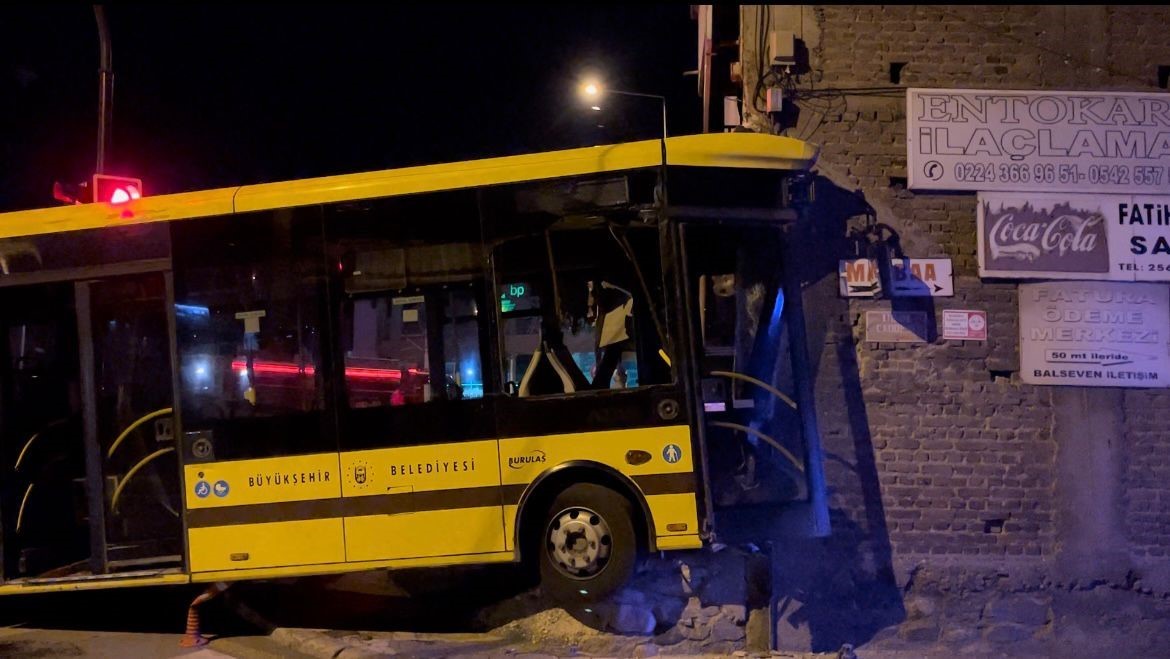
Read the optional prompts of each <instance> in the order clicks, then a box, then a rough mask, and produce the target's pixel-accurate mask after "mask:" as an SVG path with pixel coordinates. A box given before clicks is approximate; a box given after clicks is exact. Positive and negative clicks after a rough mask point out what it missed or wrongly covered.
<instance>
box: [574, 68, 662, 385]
mask: <svg viewBox="0 0 1170 659" xmlns="http://www.w3.org/2000/svg"><path fill="white" fill-rule="evenodd" d="M578 93H579V94H580V96H581V98H582V100H584V101H586V102H588V103H589V105H590V107H591V108H592V109H593V111H595V112H597V111H600V110H601V106H600V105H598V103H600V99H601V97H602V96H604V95H606V94H616V95H618V96H633V97H635V98H654V99H658V102H660V103H661V104H662V137H661V138H660V139H659V144H661V145H662V163H661V164H660V168H661V171H660V173H659V175H658V178H659V181H660V182H661V186H662V195H661V197H660V199H659V201H660V203H661V206H660V209H659V220H660V221H662V222H664V223H665V221H666V219H667V215H668V212H669V211H668V208H669V206H668V204H667V201H666V97H665V96H659V95H658V94H643V93H641V92H627V91H622V90H618V89H607V88H606V87H604V86H603V85H602V84H601V82H599V81H598V80H596V79H586V80H583V81H582V82H581V85H580V87H579V88H578ZM633 265H634V269H635V270H636V271H638V263H637V261H634V262H633ZM638 281H639V283H640V284H641V285H642V293H643V294H645V296H646V301H647V303H650V302H651V301H652V300H653V299H654V298H653V296H651V295H650V289H649V288H648V287H647V286H646V280H645V279H644V278H643V277H642V273H641V271H638ZM650 317H651V318H652V319H653V320H654V327H655V330H657V332H658V337H659V340H661V341H662V347H661V348H659V349H658V355H659V356H660V357H662V361H664V362H666V365H667V366H671V363H670V356H669V354H668V352H667V349H668V345H669V337H668V336H667V334H666V328H665V326H664V325H663V323H662V321H661V320H659V318H658V312H657V311H656V310H655V309H654V305H653V304H650Z"/></svg>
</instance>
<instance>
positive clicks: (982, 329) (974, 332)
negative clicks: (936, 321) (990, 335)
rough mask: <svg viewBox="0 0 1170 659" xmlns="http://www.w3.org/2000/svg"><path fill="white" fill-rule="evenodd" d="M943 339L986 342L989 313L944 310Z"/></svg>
mask: <svg viewBox="0 0 1170 659" xmlns="http://www.w3.org/2000/svg"><path fill="white" fill-rule="evenodd" d="M942 338H944V339H956V340H960V341H986V340H987V312H986V311H971V310H968V309H943V332H942Z"/></svg>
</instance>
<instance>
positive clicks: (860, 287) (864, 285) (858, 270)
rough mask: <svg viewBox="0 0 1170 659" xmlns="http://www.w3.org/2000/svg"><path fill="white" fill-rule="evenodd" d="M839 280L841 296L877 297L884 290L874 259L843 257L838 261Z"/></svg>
mask: <svg viewBox="0 0 1170 659" xmlns="http://www.w3.org/2000/svg"><path fill="white" fill-rule="evenodd" d="M837 281H838V284H839V292H840V293H841V297H877V294H878V293H879V292H881V290H882V282H881V277H880V276H879V275H878V269H877V264H876V263H874V262H873V260H872V259H849V260H844V259H842V260H841V261H839V262H838V263H837Z"/></svg>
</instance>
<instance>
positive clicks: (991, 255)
mask: <svg viewBox="0 0 1170 659" xmlns="http://www.w3.org/2000/svg"><path fill="white" fill-rule="evenodd" d="M976 221H977V223H978V235H979V274H980V275H982V276H984V277H1007V278H1012V279H1109V280H1114V281H1170V195H1168V196H1162V197H1148V196H1141V195H1078V194H1040V193H1014V194H1013V193H1006V192H987V193H983V192H981V193H979V206H978V215H977V218H976Z"/></svg>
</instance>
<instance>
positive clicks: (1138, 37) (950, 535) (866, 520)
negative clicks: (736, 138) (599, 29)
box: [715, 5, 1170, 645]
mask: <svg viewBox="0 0 1170 659" xmlns="http://www.w3.org/2000/svg"><path fill="white" fill-rule="evenodd" d="M1168 23H1170V9H1167V8H1165V7H1158V6H1034V5H1028V6H1023V5H996V6H932V5H810V6H790V5H770V6H741V7H740V9H739V35H738V37H739V39H738V44H739V52H738V56H739V64H738V70H737V72H736V74H735V75H736V76H741V77H742V88H741V91H740V92H739V93H741V94H742V96H741V98H742V112H743V125H744V126H745V127H747V128H748V129H751V130H757V131H767V132H779V133H782V134H785V135H790V136H793V137H798V138H800V139H804V140H808V141H811V142H813V143H816V144H818V145H820V146H821V148H822V151H821V156H820V160H819V162H818V165H817V168H816V171H815V173H816V193H815V194H816V197H815V202H814V204H813V207H812V209H811V210H810V212H809V219H810V222H811V228H810V230H809V231H808V233H807V234H806V235H805V236H804V239H805V240H807V241H808V242H807V244H808V246H809V250H808V256H809V258H808V262H806V263H802V264H799V267H801V268H802V270H803V272H804V280H805V282H806V300H805V309H806V313H807V314H808V315H809V344H810V346H809V347H810V352H811V353H812V358H813V361H814V364H815V367H816V373H817V376H816V377H817V402H818V414H819V419H820V423H821V432H822V435H823V443H824V446H825V450H826V463H825V464H826V476H827V480H828V485H829V493H830V502H831V509H832V521H833V526H834V532H833V536H832V537H831V538H829V539H827V540H823V541H815V542H817V543H819V544H817V545H816V546H817V548H818V549H819V550H820V553H819V554H818V557H817V558H816V559H815V560H813V561H810V560H808V559H795V558H794V559H792V560H793V561H797V562H799V563H800V565H799V569H796V570H794V573H797V574H806V575H811V576H806V577H801V578H802V579H807V580H811V581H810V583H809V584H804V585H805V586H810V585H813V586H815V587H820V588H822V589H827V590H828V591H832V592H836V593H837V594H838V596H839V597H838V600H848V599H850V598H852V599H853V600H854V602H855V603H856V604H857V605H858V606H859V607H860V609H862V610H866V609H867V607H869V608H868V610H876V609H878V608H880V606H878V605H882V606H884V605H890V606H893V608H894V609H895V610H893V611H892V612H887V613H886V614H883V615H885V616H886V617H884V618H883V617H881V615H879V614H876V613H875V614H873V616H876V617H875V618H874V619H873V620H870V621H868V622H864V621H863V622H860V623H857V624H858V625H860V626H861V627H864V626H865V625H868V626H869V628H872V629H879V628H883V627H884V626H887V625H888V624H889V623H891V622H898V621H899V620H903V621H905V620H908V621H910V622H902V630H901V632H900V633H901V634H902V635H903V637H905V636H906V634H908V633H909V634H911V635H913V634H914V633H915V632H914V629H926V631H925V632H924V634H925V636H924V638H929V637H931V635H932V634H933V635H934V637H939V636H940V635H941V636H942V637H945V636H946V634H947V633H948V631H947V626H946V624H945V622H940V621H939V620H938V616H937V614H932V615H923V614H922V611H920V610H916V607H917V608H922V606H924V605H921V603H919V604H915V603H914V602H915V601H917V600H914V601H911V599H908V598H905V597H900V596H899V593H913V592H917V591H918V590H921V587H922V586H923V582H924V580H930V579H933V584H932V586H931V587H932V588H933V589H934V592H935V593H936V594H937V593H938V592H940V591H939V588H942V589H943V590H946V587H944V586H945V584H948V583H949V584H950V588H951V590H950V591H949V592H952V593H953V592H956V589H957V588H958V586H956V585H955V584H956V583H958V581H961V580H962V579H972V580H974V582H978V583H989V582H988V580H989V579H990V580H991V581H995V580H996V579H1001V580H1006V581H1005V583H1006V582H1011V583H1012V584H1013V585H1012V586H1011V587H1010V588H1006V589H1001V591H1002V592H1000V594H999V595H998V597H1006V596H1008V595H1011V594H1012V593H1015V595H1016V596H1023V595H1021V593H1023V594H1026V595H1027V597H1029V598H1031V600H1032V601H1040V602H1042V603H1043V602H1048V604H1047V605H1046V606H1050V605H1051V597H1050V594H1048V595H1046V594H1045V593H1048V592H1049V590H1050V589H1052V588H1057V587H1058V586H1059V585H1066V586H1069V587H1073V586H1075V585H1077V584H1082V585H1083V584H1090V583H1100V584H1109V585H1111V586H1113V587H1116V588H1129V589H1135V590H1137V591H1140V592H1145V593H1147V594H1153V595H1157V594H1159V593H1160V594H1166V593H1170V423H1167V419H1168V417H1170V389H1165V388H1157V387H1125V388H1107V387H1093V386H1046V385H1037V384H1028V383H1026V382H1024V379H1023V378H1022V377H1021V354H1020V330H1019V326H1020V313H1019V308H1020V299H1019V296H1020V290H1021V288H1020V286H1021V284H1022V283H1026V281H1028V280H1025V279H1020V280H1013V279H1010V278H995V279H992V278H986V277H980V271H979V261H978V241H977V224H976V215H977V194H976V193H975V192H972V191H934V190H919V189H911V188H910V186H909V185H908V182H909V180H911V179H912V177H911V172H909V171H908V167H907V116H906V115H907V97H906V93H905V90H906V89H907V88H938V89H944V88H945V89H971V90H979V89H991V90H1051V91H1053V92H1059V91H1125V92H1146V93H1150V94H1166V93H1167V92H1166V87H1167V76H1168V75H1170V41H1168V40H1166V39H1165V38H1164V30H1165V26H1166V25H1167V24H1168ZM789 46H791V52H788V50H789ZM777 51H779V52H777ZM777 57H778V59H777ZM715 65H716V66H718V65H719V63H718V62H716V64H715ZM761 74H763V76H762V77H761ZM770 90H780V91H781V93H782V95H783V106H782V107H780V108H776V106H775V105H773V106H772V109H773V110H777V111H773V112H768V110H769V107H768V96H769V91H770ZM773 93H775V92H773ZM1167 98H1168V99H1170V95H1168V96H1167ZM1168 130H1170V128H1168ZM1163 161H1168V162H1170V158H1163ZM1162 164H1163V165H1165V164H1167V162H1163V163H1162ZM1163 169H1165V168H1164V167H1163ZM1150 191H1151V194H1162V195H1170V183H1167V182H1166V181H1165V180H1163V181H1162V182H1161V183H1160V184H1158V185H1156V186H1153V187H1152V188H1151V190H1150ZM867 227H868V229H867ZM1161 231H1163V232H1164V233H1168V232H1170V228H1165V227H1163V228H1162V229H1161ZM879 253H880V254H886V253H889V254H897V255H902V256H907V257H912V258H922V259H928V258H935V259H949V260H950V262H951V264H952V266H953V275H954V278H953V284H954V296H953V297H935V298H931V297H926V298H903V299H899V298H892V299H891V298H878V299H863V298H848V299H846V298H843V297H842V296H841V294H840V291H839V281H838V275H839V262H840V260H842V259H851V258H857V257H867V256H868V257H872V256H873V255H874V254H879ZM1156 286H1158V287H1161V288H1163V289H1164V288H1166V287H1170V283H1157V284H1156ZM948 309H962V310H978V311H984V312H986V319H987V338H986V340H954V339H943V338H938V336H940V335H941V334H942V319H943V312H944V311H945V310H948ZM872 311H911V312H917V313H922V314H923V315H924V316H925V317H926V318H927V319H928V322H929V324H930V325H931V326H932V328H933V329H932V331H931V332H930V336H929V337H926V338H927V340H925V341H923V342H920V343H886V342H882V341H872V340H867V332H866V312H872ZM1161 324H1164V320H1163V321H1161ZM869 338H872V335H870V337H869ZM1160 341H1161V343H1160V348H1159V349H1160V350H1161V351H1163V352H1165V351H1166V345H1165V344H1166V340H1165V337H1164V336H1163V337H1162V338H1161V339H1160ZM809 542H813V541H809ZM792 548H793V551H794V553H802V554H806V555H807V553H808V552H803V551H800V549H799V548H800V541H792ZM927 574H931V575H935V576H933V577H931V578H930V579H927V577H925V576H924V575H927ZM947 575H949V576H947ZM996 575H999V576H998V577H997V576H996ZM916 580H917V583H915V581H916ZM841 584H845V585H844V586H842V585H841ZM881 584H886V588H887V589H886V590H883V587H882V585H881ZM940 584H942V585H940ZM916 587H917V588H916ZM975 590H978V588H975ZM883 593H884V594H883ZM1045 597H1048V598H1049V599H1047V600H1045V599H1044V598H1045ZM1036 598H1039V600H1037V599H1036ZM891 602H893V604H891ZM898 602H901V604H902V606H903V607H904V608H903V609H902V610H900V611H899V610H896V609H897V606H898ZM808 606H809V605H808V604H807V603H806V607H808ZM930 606H931V607H933V606H934V605H930ZM928 608H929V607H928ZM984 613H985V614H986V611H985V612H984ZM1045 615H1046V616H1048V617H1047V618H1045ZM1052 615H1053V614H1052V610H1051V609H1048V610H1046V613H1044V614H1037V615H1034V616H1032V617H1033V618H1036V619H1037V620H1038V621H1039V622H1038V626H1039V627H1043V626H1044V625H1045V624H1050V623H1051V619H1052ZM864 617H865V615H862V618H864ZM1025 617H1027V616H1025ZM916 620H918V621H921V620H928V621H933V622H930V623H929V624H927V623H922V624H919V625H918V627H916V628H914V629H911V630H910V631H909V632H907V625H908V624H912V623H914V621H916ZM1016 622H1018V621H1016ZM1033 622H1035V621H1033ZM809 624H812V623H809ZM1013 624H1015V623H1013ZM1021 624H1022V623H1021ZM858 630H860V627H858ZM1033 631H1034V630H1033ZM811 633H812V635H813V636H814V637H815V636H816V630H813V631H812V632H811ZM956 633H957V632H956ZM1020 633H1021V634H1023V632H1020ZM1030 633H1031V632H1030ZM1035 633H1040V632H1035ZM865 637H866V633H865V630H860V631H857V632H856V633H855V634H854V636H853V637H852V638H855V639H857V638H862V639H863V638H865ZM855 642H856V641H855ZM821 645H831V644H826V643H822V644H821Z"/></svg>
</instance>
